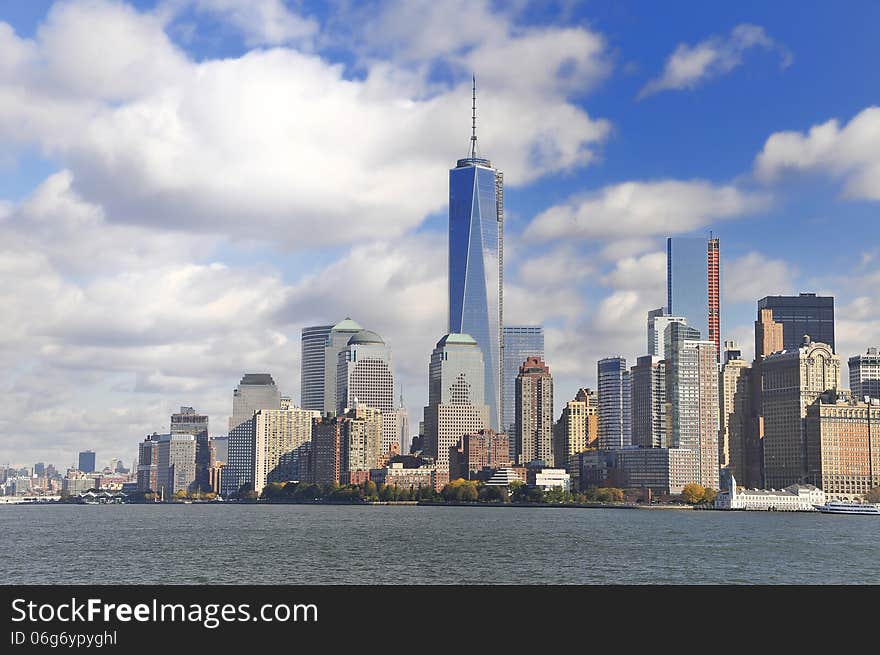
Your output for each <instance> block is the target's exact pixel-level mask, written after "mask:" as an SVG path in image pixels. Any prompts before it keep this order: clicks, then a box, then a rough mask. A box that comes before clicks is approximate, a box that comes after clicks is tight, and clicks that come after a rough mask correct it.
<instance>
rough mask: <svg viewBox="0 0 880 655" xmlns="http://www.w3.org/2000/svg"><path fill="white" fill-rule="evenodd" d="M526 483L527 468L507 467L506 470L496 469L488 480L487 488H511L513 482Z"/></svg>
mask: <svg viewBox="0 0 880 655" xmlns="http://www.w3.org/2000/svg"><path fill="white" fill-rule="evenodd" d="M525 481H526V467H525V466H506V467H504V468H500V469H496V470H495V471H493V472H492V475H491V476H490V477H489V479H488V480H486V482H485V484H486V486H487V487H510V484H511V483H512V482H522V483H525Z"/></svg>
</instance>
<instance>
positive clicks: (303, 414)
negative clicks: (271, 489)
mask: <svg viewBox="0 0 880 655" xmlns="http://www.w3.org/2000/svg"><path fill="white" fill-rule="evenodd" d="M320 416H321V413H320V412H319V411H315V410H308V409H299V408H291V409H260V410H257V412H256V413H255V414H254V422H255V438H254V473H253V478H254V490H255V491H256V492H257V493H259V492H261V491H262V490H263V488H264V487H265V486H266V485H267V484H269V483H270V482H287V481H290V480H296V481H298V480H300V479H301V475H300V464H301V463H305V462H306V461H307V459H308V458H307V456H306V451H307V450H308V449H309V446H310V443H311V440H312V420H313V419H315V418H320Z"/></svg>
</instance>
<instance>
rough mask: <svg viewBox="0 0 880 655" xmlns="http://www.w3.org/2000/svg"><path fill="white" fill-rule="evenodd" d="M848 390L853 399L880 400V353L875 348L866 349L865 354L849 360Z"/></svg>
mask: <svg viewBox="0 0 880 655" xmlns="http://www.w3.org/2000/svg"><path fill="white" fill-rule="evenodd" d="M849 388H850V390H851V391H852V395H853V398H855V399H856V400H864V399H865V397H866V396H867V397H870V398H878V399H880V353H878V350H877V348H868V352H867V354H864V355H855V356H853V357H850V358H849Z"/></svg>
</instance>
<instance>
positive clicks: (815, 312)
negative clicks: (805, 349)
mask: <svg viewBox="0 0 880 655" xmlns="http://www.w3.org/2000/svg"><path fill="white" fill-rule="evenodd" d="M762 309H769V310H770V311H771V312H772V315H773V320H774V321H775V322H776V323H782V347H783V349H785V350H796V349H797V348H800V346H801V343H802V342H803V339H804V336H805V335H808V336H809V337H810V339H811V340H812V341H813V342H814V343H824V344H828V345H829V346H831V350H832V351H835V350H834V297H833V296H817V295H816V294H815V293H801V294H798V295H797V296H766V297H765V298H761V299H760V300H759V301H758V312H759V314H760V311H761V310H762ZM835 352H836V351H835Z"/></svg>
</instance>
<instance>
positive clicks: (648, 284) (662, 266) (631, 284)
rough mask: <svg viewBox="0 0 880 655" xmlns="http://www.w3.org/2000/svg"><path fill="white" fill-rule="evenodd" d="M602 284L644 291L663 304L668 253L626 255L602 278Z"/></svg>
mask: <svg viewBox="0 0 880 655" xmlns="http://www.w3.org/2000/svg"><path fill="white" fill-rule="evenodd" d="M602 284H604V285H606V286H612V287H614V288H616V289H627V290H631V291H642V292H643V293H644V294H645V295H653V296H656V297H657V298H658V302H660V304H663V296H664V294H665V293H666V253H665V252H652V253H648V254H645V255H641V256H640V257H625V258H623V259H620V260H618V261H617V265H616V266H615V268H614V270H612V271H611V272H610V273H608V274H607V275H605V276H604V277H603V278H602Z"/></svg>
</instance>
